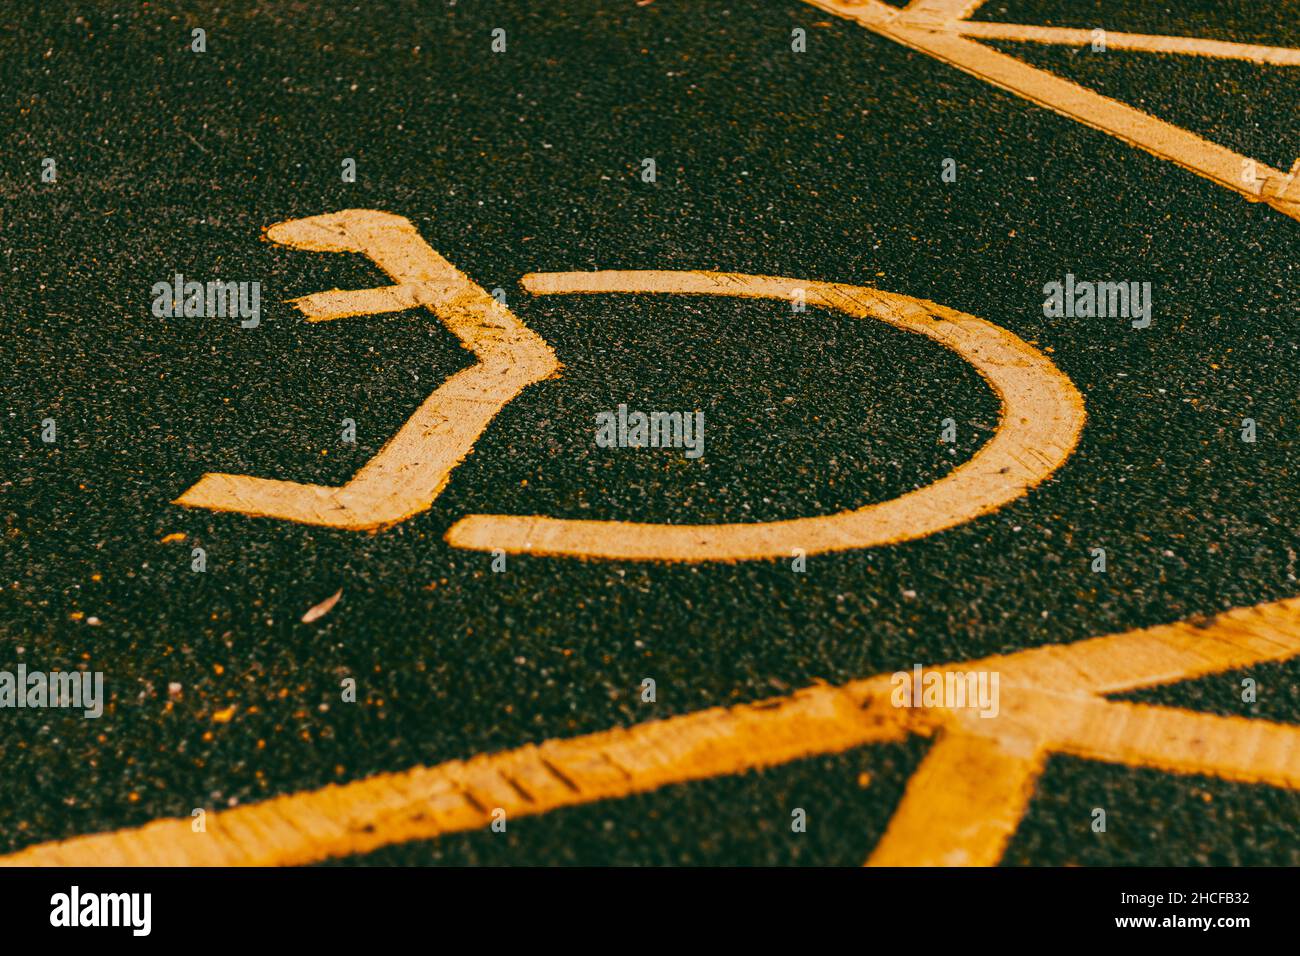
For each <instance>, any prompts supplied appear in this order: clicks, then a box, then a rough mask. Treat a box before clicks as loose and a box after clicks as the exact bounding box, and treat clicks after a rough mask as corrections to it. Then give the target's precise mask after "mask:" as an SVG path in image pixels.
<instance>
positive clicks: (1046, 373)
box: [447, 271, 1085, 561]
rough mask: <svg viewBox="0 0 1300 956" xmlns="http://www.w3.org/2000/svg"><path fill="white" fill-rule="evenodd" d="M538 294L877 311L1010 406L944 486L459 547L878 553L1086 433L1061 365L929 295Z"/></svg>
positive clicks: (589, 285)
mask: <svg viewBox="0 0 1300 956" xmlns="http://www.w3.org/2000/svg"><path fill="white" fill-rule="evenodd" d="M521 281H522V284H523V286H524V288H525V289H527V290H528V291H529V292H531V293H533V294H535V295H557V294H571V293H602V292H603V293H614V292H624V293H649V292H655V293H677V294H686V295H722V296H738V297H742V298H769V299H779V300H783V301H789V300H790V297H791V293H792V290H794V289H803V290H804V294H805V301H806V302H807V303H808V304H809V305H821V306H825V307H828V308H833V309H838V310H840V311H842V312H845V313H847V314H849V315H853V316H855V317H858V318H876V319H879V320H881V321H883V322H886V323H888V324H890V325H893V326H895V327H896V328H900V329H904V330H906V331H910V332H917V333H920V334H921V335H924V336H927V337H928V338H931V339H933V340H935V341H937V342H939V343H940V344H942V345H944V346H946V347H947V348H950V349H952V350H953V351H955V352H957V353H958V354H959V355H960V356H961V357H962V358H964V359H966V361H968V362H970V363H971V364H972V365H973V366H975V368H976V369H977V370H978V371H979V373H980V374H981V375H982V376H983V377H984V379H985V380H986V381H987V382H988V384H989V385H990V386H991V387H992V389H993V390H994V392H995V393H996V394H997V395H998V397H999V399H1000V400H1001V402H1002V415H1001V422H1000V423H999V426H998V429H997V432H996V434H995V435H994V436H993V438H992V439H991V440H990V441H989V442H988V443H987V444H985V445H984V447H983V448H981V449H980V450H979V451H978V452H977V453H976V454H975V456H974V457H972V458H971V459H970V460H969V461H967V462H965V463H964V464H962V465H960V466H958V467H957V468H955V469H953V471H951V472H950V473H949V474H947V475H946V476H945V477H943V478H941V479H940V480H939V481H936V482H934V483H933V484H931V485H928V486H927V487H925V488H921V489H918V490H917V491H913V492H910V493H908V494H905V495H902V496H900V497H898V498H894V499H892V500H890V501H885V502H880V503H877V504H871V505H866V506H864V507H862V508H858V509H856V510H853V511H846V512H841V513H839V514H833V515H819V516H815V517H807V518H794V519H790V520H786V521H770V522H762V523H750V524H712V525H666V524H648V523H633V522H623V521H594V520H587V519H568V518H550V517H545V516H541V515H533V516H522V517H519V516H509V515H470V516H467V517H465V518H462V519H461V520H460V521H458V522H457V523H456V524H455V525H453V526H452V527H451V529H450V530H449V531H448V532H447V541H448V542H449V543H450V544H451V545H453V546H454V547H458V548H471V549H476V550H482V551H492V550H496V549H501V550H504V551H510V552H526V553H531V554H546V555H567V556H578V557H586V558H595V557H599V558H616V559H624V560H664V561H738V560H744V559H752V558H788V557H790V556H791V554H792V553H793V550H794V549H796V548H798V549H801V550H802V551H803V552H804V553H805V554H816V553H819V552H827V551H841V550H848V549H853V548H869V547H874V546H877V545H881V544H892V543H897V542H900V541H909V540H912V539H915V538H920V537H923V536H925V535H928V534H933V533H935V532H937V531H942V530H944V529H946V528H951V527H953V526H954V525H957V524H961V523H962V522H965V521H970V520H972V519H973V518H976V517H979V516H980V515H983V514H987V513H988V512H990V511H993V510H995V509H997V508H1000V507H1002V506H1003V505H1005V504H1007V503H1008V502H1010V501H1014V500H1015V499H1017V498H1019V497H1020V496H1022V495H1024V494H1025V493H1026V492H1027V491H1028V490H1029V489H1031V488H1033V487H1034V486H1036V485H1038V484H1039V483H1040V482H1042V481H1044V480H1045V479H1047V478H1048V477H1049V476H1050V475H1051V474H1052V473H1053V472H1054V471H1055V470H1056V469H1057V468H1059V467H1060V466H1061V465H1062V464H1063V463H1064V462H1065V460H1066V459H1067V458H1068V457H1069V456H1070V453H1071V452H1072V451H1073V450H1074V447H1075V445H1076V444H1077V443H1078V440H1079V434H1080V432H1081V431H1082V429H1083V423H1084V418H1085V415H1084V410H1083V399H1082V397H1081V396H1080V395H1079V393H1078V391H1077V390H1076V389H1075V388H1074V386H1073V385H1072V384H1071V383H1070V380H1069V379H1068V378H1066V377H1065V375H1063V374H1062V373H1061V372H1060V371H1059V370H1058V369H1057V368H1056V366H1055V365H1053V364H1052V362H1051V361H1050V360H1049V359H1048V358H1047V357H1046V356H1044V355H1043V354H1042V353H1041V352H1039V351H1038V350H1037V349H1034V348H1033V347H1032V346H1030V345H1029V344H1027V343H1026V342H1024V341H1023V340H1022V339H1020V338H1018V337H1016V336H1015V335H1013V334H1012V333H1010V332H1008V331H1007V330H1006V329H1003V328H1000V327H999V326H996V325H993V324H992V323H990V322H986V321H984V320H983V319H979V318H976V317H975V316H973V315H966V314H965V313H962V312H958V311H956V310H955V309H949V308H946V307H944V306H940V305H936V304H935V303H933V302H926V301H924V300H921V299H914V298H911V297H909V296H904V295H898V294H896V293H892V292H882V291H879V290H876V289H865V288H861V287H858V286H849V285H839V284H833V283H824V282H807V281H804V280H799V279H785V278H776V277H772V276H755V275H744V274H739V273H716V272H665V271H631V272H625V271H611V272H548V273H534V274H530V275H526V276H524V278H523V279H522V280H521Z"/></svg>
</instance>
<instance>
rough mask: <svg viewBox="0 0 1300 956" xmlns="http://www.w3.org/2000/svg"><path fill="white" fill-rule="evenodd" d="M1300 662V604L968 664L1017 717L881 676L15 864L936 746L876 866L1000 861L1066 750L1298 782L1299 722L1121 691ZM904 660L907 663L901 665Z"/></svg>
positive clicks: (175, 822)
mask: <svg viewBox="0 0 1300 956" xmlns="http://www.w3.org/2000/svg"><path fill="white" fill-rule="evenodd" d="M1297 655H1300V599H1291V600H1286V601H1278V602H1276V603H1272V604H1264V605H1259V606H1258V607H1253V608H1239V609H1237V610H1234V611H1231V612H1229V613H1227V614H1224V615H1221V616H1220V617H1218V618H1215V619H1214V620H1211V621H1208V622H1199V623H1195V624H1193V623H1175V624H1166V625H1161V626H1158V627H1152V628H1146V629H1143V630H1136V631H1128V632H1125V633H1122V634H1112V635H1109V636H1106V637H1100V638H1094V639H1091V640H1084V641H1080V642H1078V643H1074V644H1063V645H1049V646H1046V647H1038V648H1033V649H1031V650H1025V651H1018V652H1016V653H1013V654H1007V655H1000V656H995V657H988V658H984V659H982V660H976V661H968V662H965V663H960V664H952V665H948V666H946V667H943V668H939V669H938V670H939V671H940V672H941V673H946V672H950V671H958V672H962V673H966V674H969V673H971V672H979V671H988V672H996V673H998V674H999V675H1000V678H1001V679H1000V695H999V696H1000V708H999V710H998V713H997V715H996V716H993V717H981V716H980V715H979V712H978V711H975V710H972V709H970V708H948V707H943V706H931V707H897V706H894V705H893V702H892V699H891V698H892V696H893V694H892V690H893V679H892V677H891V675H887V674H882V675H879V676H876V677H872V678H869V679H866V680H861V681H854V682H852V683H849V684H845V685H842V686H840V687H830V686H826V685H818V686H814V687H809V688H806V689H804V690H801V691H798V692H796V693H794V694H791V695H789V696H787V697H781V698H776V699H772V700H766V701H761V702H759V703H755V704H743V705H740V706H736V707H730V708H726V709H721V708H718V709H712V710H704V711H699V712H696V713H693V714H686V715H683V716H679V717H672V718H669V719H667V720H659V721H649V722H646V723H643V724H637V725H635V726H632V727H628V728H622V729H615V730H608V731H604V732H601V733H596V734H589V735H587V736H582V737H574V738H569V739H561V740H549V741H546V742H545V743H542V744H540V745H529V746H525V747H521V748H518V749H516V750H509V751H505V752H502V753H496V754H482V755H479V756H477V757H473V758H471V759H469V760H464V761H460V760H453V761H451V762H448V763H444V764H440V765H438V766H435V767H418V768H416V769H414V770H409V771H406V772H403V773H387V774H380V775H378V776H374V777H370V778H367V779H364V780H358V781H356V782H354V783H349V784H345V785H342V786H327V787H323V788H321V789H319V790H311V791H307V792H303V793H296V794H291V795H287V796H282V797H277V798H274V799H271V800H267V801H264V802H262V803H256V804H250V805H247V806H242V807H237V808H235V809H231V810H221V811H213V812H212V813H209V814H208V815H207V820H206V831H205V832H194V829H193V827H192V824H191V820H190V819H189V818H181V819H166V820H158V821H155V822H153V823H149V824H146V825H144V826H142V827H139V828H134V829H126V830H118V831H116V832H110V833H99V834H91V835H86V836H80V837H75V838H73V839H70V840H65V841H62V842H52V843H44V844H39V845H36V846H31V847H28V848H26V849H22V850H19V851H18V852H16V853H12V854H10V855H8V856H5V857H0V865H10V866H38V865H43V866H131V865H152V866H180V865H186V866H193V865H224V866H236V865H287V864H304V863H312V862H316V861H320V860H324V859H328V858H330V857H341V856H347V855H350V854H357V853H365V852H368V851H371V850H374V849H377V848H379V847H382V846H386V845H389V844H394V843H402V842H405V841H409V840H418V839H428V838H432V837H436V836H439V835H441V834H445V833H452V832H456V831H463V830H471V829H475V828H479V827H486V826H488V825H489V824H490V823H491V821H492V812H493V810H495V809H496V808H498V807H499V808H501V809H503V810H505V811H506V813H507V815H508V817H509V818H511V819H514V818H517V817H522V816H529V815H535V814H541V813H546V812H548V811H550V810H554V809H557V808H560V807H567V806H575V805H580V804H587V803H592V802H594V801H597V800H605V799H616V798H619V797H624V796H628V795H631V794H635V793H644V792H647V791H651V790H655V789H658V788H661V787H665V786H669V785H672V784H678V783H686V782H689V781H692V780H702V779H706V778H710V777H716V776H721V775H728V774H739V773H743V772H746V771H749V770H754V769H758V768H764V767H772V766H776V765H780V764H784V763H787V762H789V761H792V760H797V759H800V758H803V757H812V756H816V755H819V754H829V753H840V752H844V751H847V750H850V749H852V748H856V747H861V746H864V745H870V744H875V743H885V742H891V741H899V740H902V739H904V738H905V737H906V736H907V735H909V734H922V735H925V736H931V737H934V738H935V743H934V744H933V745H932V747H931V749H930V752H929V754H928V755H927V756H926V758H925V759H924V760H923V761H922V763H921V765H920V767H919V768H918V769H917V771H916V773H915V774H914V775H913V777H912V779H911V780H910V781H909V783H908V786H907V788H906V790H905V793H904V796H903V799H902V801H901V802H900V804H899V806H898V808H897V810H896V811H895V813H894V816H893V818H892V819H891V821H890V823H889V825H888V827H887V828H886V830H885V833H884V835H883V836H882V838H881V840H880V842H879V843H878V844H877V846H876V847H875V849H874V851H873V852H872V853H871V854H870V859H869V862H870V863H872V864H876V865H924V866H945V865H991V864H994V863H997V862H998V861H999V860H1000V859H1001V857H1002V853H1003V851H1004V849H1005V846H1006V842H1007V840H1008V839H1009V838H1010V837H1011V835H1012V834H1013V833H1014V832H1015V828H1016V827H1017V825H1018V824H1019V821H1020V818H1021V816H1022V815H1023V813H1024V810H1025V808H1026V807H1027V806H1028V804H1029V802H1030V800H1031V799H1032V795H1033V789H1034V784H1035V781H1036V780H1037V778H1038V776H1039V774H1040V773H1041V770H1042V767H1043V766H1044V764H1045V762H1046V759H1047V757H1048V756H1049V755H1050V754H1052V753H1066V754H1073V755H1075V756H1079V757H1083V758H1087V759H1094V760H1103V761H1111V762H1117V763H1122V764H1126V765H1128V766H1133V767H1151V768H1155V769H1159V770H1165V771H1170V772H1175V773H1189V774H1207V775H1212V776H1218V777H1222V778H1225V779H1229V780H1236V781H1241V782H1245V783H1253V784H1269V785H1272V786H1275V787H1286V788H1289V789H1300V727H1295V726H1289V725H1285V724H1276V723H1272V722H1270V721H1266V720H1256V719H1246V718H1237V717H1218V716H1214V715H1210V714H1201V713H1193V712H1190V711H1185V710H1178V709H1174V708H1168V707H1157V706H1148V705H1142V704H1132V703H1126V702H1115V701H1109V700H1106V699H1105V696H1104V695H1107V694H1114V693H1119V692H1123V691H1128V690H1136V689H1138V688H1142V687H1150V686H1153V685H1157V684H1168V683H1174V682H1178V681H1185V680H1192V679H1195V678H1198V677H1202V676H1205V675H1207V674H1216V673H1221V672H1224V671H1229V670H1233V669H1237V668H1242V667H1247V666H1251V665H1255V664H1260V663H1263V662H1267V661H1282V660H1287V659H1289V658H1292V657H1295V656H1297ZM903 666H904V667H907V666H909V664H903Z"/></svg>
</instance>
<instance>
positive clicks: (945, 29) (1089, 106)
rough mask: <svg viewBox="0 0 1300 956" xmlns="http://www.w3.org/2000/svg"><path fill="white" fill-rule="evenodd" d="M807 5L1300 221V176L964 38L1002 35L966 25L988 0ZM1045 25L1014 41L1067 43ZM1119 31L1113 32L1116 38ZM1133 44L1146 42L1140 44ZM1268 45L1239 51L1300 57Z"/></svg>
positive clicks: (1203, 49) (1181, 48)
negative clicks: (1045, 29) (1050, 39)
mask: <svg viewBox="0 0 1300 956" xmlns="http://www.w3.org/2000/svg"><path fill="white" fill-rule="evenodd" d="M806 2H807V3H810V4H812V5H813V6H815V7H817V8H819V9H821V10H825V11H827V12H828V13H832V14H835V15H836V16H840V17H844V18H846V19H849V20H853V21H855V22H857V23H859V24H861V25H862V26H864V27H866V28H867V29H869V30H872V31H873V32H875V33H878V34H880V35H881V36H884V37H888V38H889V39H891V40H894V41H895V42H897V43H901V44H903V45H904V46H907V47H910V48H912V49H914V50H918V51H920V52H922V53H926V54H928V55H929V56H932V57H934V58H936V59H938V60H940V61H942V62H944V63H947V64H949V65H951V66H954V67H956V68H957V69H959V70H963V71H964V72H966V73H970V74H971V75H973V76H977V77H979V78H980V79H982V80H985V81H987V82H989V83H991V84H993V85H994V86H997V87H999V88H1000V89H1003V90H1006V91H1008V92H1010V93H1014V94H1015V95H1017V96H1020V97H1022V98H1024V99H1026V100H1029V101H1030V102H1031V103H1036V104H1038V105H1039V106H1043V107H1046V108H1047V109H1050V110H1053V111H1055V112H1057V113H1060V114H1061V115H1063V116H1067V117H1069V118H1070V119H1073V120H1075V121H1077V122H1079V123H1082V124H1084V125H1085V126H1090V127H1092V128H1093V129H1097V130H1101V131H1102V132H1105V133H1109V134H1110V135H1112V136H1115V137H1117V138H1119V139H1121V140H1123V141H1124V142H1126V143H1128V144H1129V145H1131V146H1136V147H1138V148H1139V149H1143V150H1146V151H1147V152H1149V153H1152V154H1154V155H1155V156H1158V157H1160V158H1161V159H1165V160H1168V161H1170V162H1172V163H1176V164H1177V165H1179V166H1182V167H1183V168H1184V169H1188V170H1190V171H1191V172H1193V173H1196V174H1197V175H1199V176H1203V177H1205V178H1206V179H1209V180H1211V181H1212V182H1215V183H1218V184H1219V185H1220V186H1223V187H1224V188H1226V189H1231V190H1233V191H1234V192H1237V193H1239V194H1241V195H1242V196H1244V197H1245V198H1246V199H1248V200H1250V201H1252V202H1263V203H1267V204H1268V205H1269V206H1272V207H1273V208H1274V209H1276V210H1277V211H1278V212H1281V213H1283V214H1284V215H1287V216H1290V217H1291V218H1293V219H1298V220H1300V181H1297V180H1298V179H1300V177H1294V176H1289V175H1288V174H1287V173H1284V172H1283V171H1281V170H1279V169H1274V168H1273V167H1271V166H1269V165H1268V164H1267V163H1264V162H1262V161H1260V160H1255V159H1252V158H1250V157H1248V156H1243V155H1242V154H1240V153H1237V152H1234V151H1233V150H1230V149H1228V148H1227V147H1225V146H1221V145H1219V144H1218V143H1212V142H1210V141H1209V140H1206V139H1204V138H1202V137H1200V136H1197V135H1196V134H1194V133H1191V132H1189V131H1187V130H1185V129H1183V128H1181V127H1179V126H1175V125H1174V124H1172V123H1168V122H1166V121H1164V120H1161V119H1157V118H1156V117H1154V116H1151V115H1150V114H1148V113H1144V112H1142V111H1141V110H1138V109H1134V108H1133V107H1131V106H1128V105H1127V104H1124V103H1121V102H1119V101H1117V100H1113V99H1110V98H1109V97H1105V96H1102V95H1101V94H1100V93H1095V92H1093V91H1092V90H1089V89H1087V88H1086V87H1083V86H1080V85H1079V84H1078V83H1074V82H1071V81H1070V80H1067V79H1064V78H1062V77H1059V76H1057V75H1055V74H1053V73H1049V72H1048V71H1046V70H1041V69H1039V68H1037V67H1034V66H1030V65H1029V64H1028V63H1025V62H1023V61H1021V60H1018V59H1016V58H1015V57H1012V56H1007V55H1006V54H1004V53H1000V52H998V51H997V50H994V49H992V48H990V47H987V46H984V45H983V44H981V43H979V42H977V41H976V40H973V39H970V38H968V37H966V36H962V35H960V34H962V33H969V34H976V35H979V34H984V35H989V36H992V35H994V34H993V33H992V32H990V31H992V30H993V28H990V27H984V26H976V25H974V24H968V23H964V22H963V21H964V20H965V18H966V17H968V16H970V15H971V14H972V13H973V12H974V11H975V10H977V9H978V8H979V7H980V6H981V5H982V3H983V0H914V2H913V3H911V4H909V5H908V6H907V7H906V8H905V9H902V10H900V9H898V8H897V7H892V6H889V5H888V4H886V3H882V2H881V0H806ZM1010 26H1012V25H1007V24H998V25H997V29H1000V30H1003V31H1005V30H1007V29H1008V28H1009V27H1010ZM1042 29H1043V28H1026V30H1025V31H1024V32H1022V33H1021V34H1020V36H1017V37H1009V39H1025V40H1031V39H1039V40H1042V39H1044V38H1045V37H1054V38H1055V39H1061V40H1062V42H1063V38H1064V36H1065V34H1044V33H1042V32H1040V31H1041V30H1042ZM1113 35H1114V34H1110V33H1107V39H1108V42H1109V39H1110V37H1111V36H1113ZM1120 36H1121V41H1120V44H1119V45H1123V44H1124V43H1125V42H1128V43H1131V44H1141V43H1142V42H1144V41H1142V40H1140V39H1133V38H1132V37H1129V36H1128V35H1124V34H1120ZM1055 39H1054V40H1053V42H1055ZM1161 39H1163V38H1161ZM1131 48H1133V49H1141V48H1143V47H1141V46H1140V45H1133V46H1131ZM1148 48H1151V49H1154V47H1148ZM1227 49H1228V48H1227V47H1225V46H1224V45H1223V44H1216V43H1215V42H1214V41H1197V40H1192V39H1190V38H1183V42H1180V43H1175V44H1172V45H1169V46H1167V47H1165V48H1163V49H1162V51H1161V52H1168V53H1195V54H1198V55H1207V56H1222V55H1227V54H1225V50H1227ZM1262 49H1263V50H1268V49H1272V50H1273V51H1274V52H1272V53H1266V52H1259V51H1256V52H1254V53H1252V54H1250V55H1247V51H1244V50H1237V51H1236V53H1237V55H1239V56H1241V58H1243V59H1248V60H1251V59H1253V60H1255V61H1256V62H1274V63H1278V62H1280V63H1283V64H1286V65H1291V64H1294V63H1295V62H1296V61H1295V59H1294V58H1293V57H1292V56H1291V54H1279V53H1278V52H1276V51H1277V50H1278V49H1279V48H1262ZM1267 57H1272V59H1267ZM1279 57H1281V59H1279ZM1247 170H1249V171H1250V172H1249V173H1248V172H1247Z"/></svg>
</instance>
